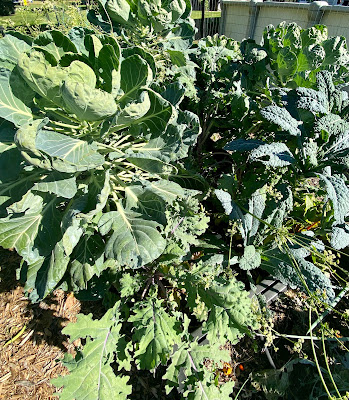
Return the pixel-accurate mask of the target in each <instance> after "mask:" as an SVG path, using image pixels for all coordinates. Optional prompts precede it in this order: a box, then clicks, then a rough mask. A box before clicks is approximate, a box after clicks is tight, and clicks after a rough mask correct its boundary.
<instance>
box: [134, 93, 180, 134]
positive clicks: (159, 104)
mask: <svg viewBox="0 0 349 400" xmlns="http://www.w3.org/2000/svg"><path fill="white" fill-rule="evenodd" d="M148 94H149V98H150V103H151V106H150V109H149V111H148V112H147V113H146V114H145V115H144V116H143V117H142V118H139V119H138V120H137V121H135V123H134V124H133V125H131V127H130V133H131V134H132V135H133V136H140V135H142V136H146V137H153V138H154V137H156V136H159V135H162V134H163V132H164V131H165V129H166V126H167V124H168V123H169V121H170V120H171V118H173V115H174V108H173V106H172V105H171V103H169V102H168V101H166V100H165V99H163V98H162V97H161V96H160V95H159V94H157V93H156V92H154V91H152V90H148Z"/></svg>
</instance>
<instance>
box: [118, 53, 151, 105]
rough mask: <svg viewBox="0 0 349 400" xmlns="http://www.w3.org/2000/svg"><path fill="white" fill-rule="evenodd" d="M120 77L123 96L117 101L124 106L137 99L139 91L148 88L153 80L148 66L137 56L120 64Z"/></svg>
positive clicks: (128, 58)
mask: <svg viewBox="0 0 349 400" xmlns="http://www.w3.org/2000/svg"><path fill="white" fill-rule="evenodd" d="M120 75H121V77H120V83H121V89H122V90H123V92H124V95H123V96H122V97H121V99H119V101H120V102H122V103H124V104H126V103H128V102H129V101H131V100H133V99H135V98H137V97H138V95H139V90H140V89H142V88H144V87H147V86H149V84H150V82H151V81H152V79H153V74H152V70H151V69H150V67H149V64H148V63H147V62H146V61H145V60H143V59H142V58H141V57H140V56H139V55H137V54H135V55H133V56H130V57H127V58H126V59H125V60H124V61H123V62H122V63H121V71H120Z"/></svg>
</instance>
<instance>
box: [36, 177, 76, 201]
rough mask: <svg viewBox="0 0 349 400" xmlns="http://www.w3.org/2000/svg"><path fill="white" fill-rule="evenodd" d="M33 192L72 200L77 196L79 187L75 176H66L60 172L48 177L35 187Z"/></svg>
mask: <svg viewBox="0 0 349 400" xmlns="http://www.w3.org/2000/svg"><path fill="white" fill-rule="evenodd" d="M33 190H38V191H39V192H49V193H53V194H56V195H57V196H59V197H65V198H67V199H71V198H73V197H74V196H75V195H76V192H77V190H78V189H77V186H76V178H75V177H74V176H69V175H64V174H61V173H59V172H53V173H51V174H50V175H47V176H46V177H45V178H44V179H42V180H40V181H39V182H37V183H36V184H35V185H34V186H33Z"/></svg>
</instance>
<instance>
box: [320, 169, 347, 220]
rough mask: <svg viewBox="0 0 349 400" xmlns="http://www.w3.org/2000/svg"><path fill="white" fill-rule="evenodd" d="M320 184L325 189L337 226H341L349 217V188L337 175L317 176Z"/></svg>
mask: <svg viewBox="0 0 349 400" xmlns="http://www.w3.org/2000/svg"><path fill="white" fill-rule="evenodd" d="M319 177H320V182H321V183H322V185H323V186H324V187H325V189H326V192H327V195H328V198H329V199H330V200H331V202H332V207H333V211H334V218H335V222H336V223H337V224H343V223H344V222H345V217H347V216H348V215H349V202H348V198H349V188H348V186H347V185H346V183H345V181H344V180H343V179H342V178H341V177H340V176H337V175H334V176H325V175H322V174H319Z"/></svg>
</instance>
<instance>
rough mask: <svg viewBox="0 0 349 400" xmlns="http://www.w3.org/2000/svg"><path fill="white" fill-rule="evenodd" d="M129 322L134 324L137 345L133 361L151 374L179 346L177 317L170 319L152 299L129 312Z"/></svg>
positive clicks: (134, 338) (160, 305)
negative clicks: (150, 371)
mask: <svg viewBox="0 0 349 400" xmlns="http://www.w3.org/2000/svg"><path fill="white" fill-rule="evenodd" d="M132 311H133V312H134V315H131V317H130V318H129V319H128V320H129V322H132V323H133V327H134V334H133V340H135V341H136V342H137V343H138V349H137V350H136V352H135V357H136V359H137V362H138V366H139V368H140V369H149V370H152V369H154V368H156V367H157V366H158V365H159V364H160V363H162V364H166V362H167V360H168V358H169V356H170V355H171V353H172V350H173V346H174V345H175V344H180V343H181V335H180V333H181V329H180V323H179V321H178V317H177V316H174V315H170V314H168V313H167V312H166V310H165V308H164V307H163V306H162V301H161V300H158V299H156V298H154V297H150V298H148V299H147V300H146V301H143V302H140V303H138V304H137V306H136V307H134V308H133V309H132Z"/></svg>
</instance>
